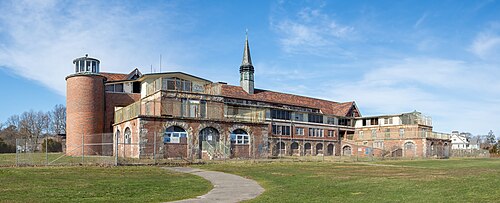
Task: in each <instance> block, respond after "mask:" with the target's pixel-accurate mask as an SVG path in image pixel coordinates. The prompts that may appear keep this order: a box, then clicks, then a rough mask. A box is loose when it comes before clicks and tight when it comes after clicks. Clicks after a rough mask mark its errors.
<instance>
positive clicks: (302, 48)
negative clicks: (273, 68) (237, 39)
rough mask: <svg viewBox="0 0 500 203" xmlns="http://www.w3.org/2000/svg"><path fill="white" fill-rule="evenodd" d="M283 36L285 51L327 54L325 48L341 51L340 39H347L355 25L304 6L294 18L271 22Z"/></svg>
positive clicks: (282, 42) (282, 43)
mask: <svg viewBox="0 0 500 203" xmlns="http://www.w3.org/2000/svg"><path fill="white" fill-rule="evenodd" d="M271 26H272V28H273V29H274V30H275V31H276V32H277V33H278V34H279V35H280V36H281V40H280V43H281V45H282V48H283V50H284V51H286V52H288V53H293V52H309V53H312V54H317V55H320V54H325V53H324V52H325V50H333V51H336V52H339V53H340V52H341V51H339V50H341V48H340V47H339V46H337V43H338V41H339V40H343V39H347V38H349V37H350V35H352V34H353V33H354V27H352V26H347V25H342V24H340V23H338V22H336V21H335V20H333V19H331V17H330V16H328V15H326V14H323V13H322V12H321V10H318V9H311V8H304V9H302V10H300V11H299V12H298V13H297V16H296V18H294V19H289V18H285V19H281V20H279V21H278V22H275V23H272V24H271Z"/></svg>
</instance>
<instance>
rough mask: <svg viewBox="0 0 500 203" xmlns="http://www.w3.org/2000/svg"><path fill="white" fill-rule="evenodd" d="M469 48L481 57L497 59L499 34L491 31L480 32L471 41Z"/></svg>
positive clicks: (499, 43) (499, 47) (499, 49)
mask: <svg viewBox="0 0 500 203" xmlns="http://www.w3.org/2000/svg"><path fill="white" fill-rule="evenodd" d="M470 50H471V51H472V53H474V54H475V55H477V56H479V57H480V58H482V59H489V58H495V59H498V53H499V52H500V35H499V34H496V33H494V32H491V31H483V32H480V33H479V34H478V35H477V36H476V38H475V39H474V41H473V42H472V45H471V47H470Z"/></svg>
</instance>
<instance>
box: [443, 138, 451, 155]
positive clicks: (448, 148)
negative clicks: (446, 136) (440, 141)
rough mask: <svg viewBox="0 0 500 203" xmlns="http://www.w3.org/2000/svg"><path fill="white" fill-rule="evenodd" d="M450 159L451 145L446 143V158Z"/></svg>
mask: <svg viewBox="0 0 500 203" xmlns="http://www.w3.org/2000/svg"><path fill="white" fill-rule="evenodd" d="M449 157H450V145H448V143H447V142H445V143H444V158H449Z"/></svg>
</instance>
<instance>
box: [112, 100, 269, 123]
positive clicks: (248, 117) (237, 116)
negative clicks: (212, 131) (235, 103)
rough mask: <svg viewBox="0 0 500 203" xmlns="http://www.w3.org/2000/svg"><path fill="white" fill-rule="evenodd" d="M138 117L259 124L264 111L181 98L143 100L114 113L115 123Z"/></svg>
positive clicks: (262, 118) (263, 116)
mask: <svg viewBox="0 0 500 203" xmlns="http://www.w3.org/2000/svg"><path fill="white" fill-rule="evenodd" d="M139 116H153V117H171V118H191V119H209V120H220V121H232V122H235V121H236V122H252V123H260V122H264V121H265V110H264V109H259V108H245V107H231V106H227V105H224V104H223V103H220V102H211V101H200V100H189V99H183V98H163V99H162V100H159V99H155V100H146V99H143V100H141V101H137V102H135V103H133V104H131V105H129V106H126V107H123V108H120V109H117V110H116V111H115V123H121V122H123V121H127V120H130V119H134V118H137V117H139Z"/></svg>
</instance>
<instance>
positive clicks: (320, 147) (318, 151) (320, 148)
mask: <svg viewBox="0 0 500 203" xmlns="http://www.w3.org/2000/svg"><path fill="white" fill-rule="evenodd" d="M320 154H321V155H323V144H322V143H318V144H316V155H320Z"/></svg>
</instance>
